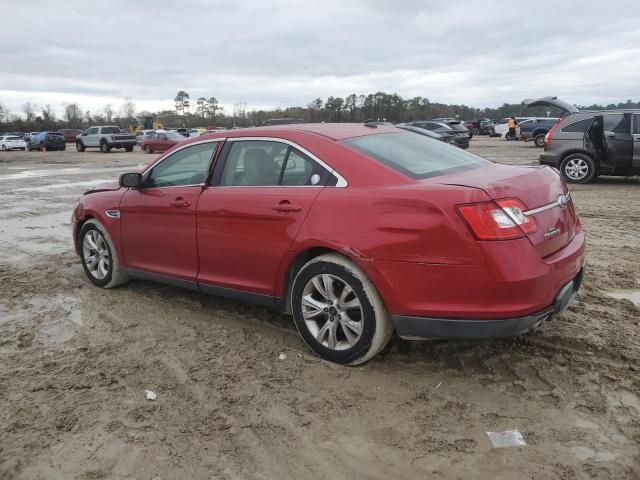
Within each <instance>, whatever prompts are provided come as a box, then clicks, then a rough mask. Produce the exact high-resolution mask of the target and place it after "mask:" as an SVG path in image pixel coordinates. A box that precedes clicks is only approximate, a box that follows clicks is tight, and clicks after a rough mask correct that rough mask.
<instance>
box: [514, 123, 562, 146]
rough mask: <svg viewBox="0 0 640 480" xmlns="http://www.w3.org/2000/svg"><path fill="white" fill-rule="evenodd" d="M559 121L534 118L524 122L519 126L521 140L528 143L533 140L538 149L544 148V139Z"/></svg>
mask: <svg viewBox="0 0 640 480" xmlns="http://www.w3.org/2000/svg"><path fill="white" fill-rule="evenodd" d="M557 121H558V119H557V118H533V119H531V120H527V121H524V122H522V123H521V124H520V125H519V127H520V140H524V141H525V142H528V141H529V140H532V139H533V143H535V145H536V147H540V148H542V147H544V137H545V136H546V135H547V133H549V130H551V128H552V127H553V125H554V124H555V123H556V122H557Z"/></svg>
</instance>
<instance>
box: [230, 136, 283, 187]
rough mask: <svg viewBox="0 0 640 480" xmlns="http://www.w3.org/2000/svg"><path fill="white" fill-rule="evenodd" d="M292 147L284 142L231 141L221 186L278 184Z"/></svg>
mask: <svg viewBox="0 0 640 480" xmlns="http://www.w3.org/2000/svg"><path fill="white" fill-rule="evenodd" d="M288 149H289V146H288V145H286V144H284V143H281V142H270V141H265V140H245V141H236V142H232V143H231V148H230V149H229V153H228V155H227V160H226V162H225V166H224V171H223V172H222V181H221V182H220V185H222V186H227V187H229V186H269V185H278V180H279V178H280V172H281V170H282V167H283V162H284V160H285V156H286V153H287V151H288Z"/></svg>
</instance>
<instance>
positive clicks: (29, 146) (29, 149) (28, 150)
mask: <svg viewBox="0 0 640 480" xmlns="http://www.w3.org/2000/svg"><path fill="white" fill-rule="evenodd" d="M25 148H26V149H27V152H30V151H31V144H30V143H27V146H26V147H25Z"/></svg>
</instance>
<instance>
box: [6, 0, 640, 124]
mask: <svg viewBox="0 0 640 480" xmlns="http://www.w3.org/2000/svg"><path fill="white" fill-rule="evenodd" d="M0 5H2V6H3V7H4V8H3V9H2V10H3V12H5V13H4V14H3V17H4V20H3V22H2V29H1V30H0V45H2V47H3V48H2V54H1V58H2V59H3V61H2V62H0V65H1V66H0V104H2V105H4V106H5V107H8V109H9V110H10V111H11V112H14V113H20V112H21V107H22V105H23V104H24V103H25V102H31V103H32V104H35V105H37V106H39V107H41V106H43V105H46V104H49V105H51V107H52V108H53V109H54V111H55V112H56V113H58V114H59V115H60V114H61V113H62V111H63V109H64V105H65V104H68V103H71V102H76V103H78V104H79V105H80V107H81V109H82V111H86V110H90V111H92V112H94V113H97V112H100V111H101V110H102V109H103V107H104V105H106V104H111V105H112V107H113V109H114V110H115V112H116V113H117V112H118V111H119V109H120V108H121V105H122V103H123V98H124V97H128V98H129V99H131V100H132V101H133V102H134V103H135V104H136V108H137V110H138V111H140V110H148V111H157V110H161V109H173V108H174V103H173V98H174V96H175V94H176V92H177V91H179V90H185V91H187V92H188V93H189V94H190V96H191V99H192V102H193V103H195V101H194V100H195V99H196V98H198V97H201V96H204V97H207V98H208V97H210V96H215V97H216V98H217V99H218V101H219V102H220V104H221V105H223V106H224V107H225V110H226V112H227V113H230V111H231V108H232V107H231V106H232V105H233V104H234V103H235V102H244V103H246V105H247V109H248V110H253V109H260V108H272V107H283V108H284V107H287V106H305V105H307V104H308V103H309V102H311V101H312V100H313V99H315V98H316V97H320V98H322V99H323V100H324V99H326V98H327V97H328V96H330V95H333V96H341V97H345V96H347V95H349V94H351V93H357V94H368V93H375V92H377V91H384V92H387V93H398V94H399V95H401V96H402V97H404V98H411V97H415V96H422V97H426V98H429V100H430V101H432V102H443V103H456V104H465V105H470V106H474V107H477V108H485V107H495V106H499V105H501V104H502V103H518V102H520V101H521V100H522V99H524V98H533V97H538V96H546V95H557V96H558V97H561V98H563V99H565V100H567V101H568V102H570V103H574V104H578V105H591V104H593V103H599V104H608V103H618V102H620V101H626V100H627V99H633V100H634V101H637V100H640V81H638V79H639V78H640V28H639V27H638V26H639V25H640V8H638V4H637V0H626V1H622V0H608V1H607V2H604V1H599V2H594V1H591V0H588V1H587V0H565V1H558V0H555V1H547V0H537V1H536V2H533V3H532V2H519V1H506V0H499V1H494V0H482V1H477V0H455V1H451V0H450V1H444V0H437V1H432V0H415V1H409V0H362V1H361V0H337V1H334V0H322V1H315V0H297V1H295V0H268V1H265V0H261V1H254V0H234V1H231V0H183V1H177V0H153V1H148V0H127V1H120V0H109V1H108V2H92V1H86V0H84V1H75V0H65V1H64V2H51V1H42V0H29V1H28V2H24V1H22V0H0ZM7 12H10V14H9V15H8V17H7V16H6V14H7ZM7 20H9V21H7Z"/></svg>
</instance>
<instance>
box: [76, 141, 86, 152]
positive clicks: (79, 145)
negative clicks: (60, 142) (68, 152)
mask: <svg viewBox="0 0 640 480" xmlns="http://www.w3.org/2000/svg"><path fill="white" fill-rule="evenodd" d="M76 150H77V151H78V152H84V143H82V142H76Z"/></svg>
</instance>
